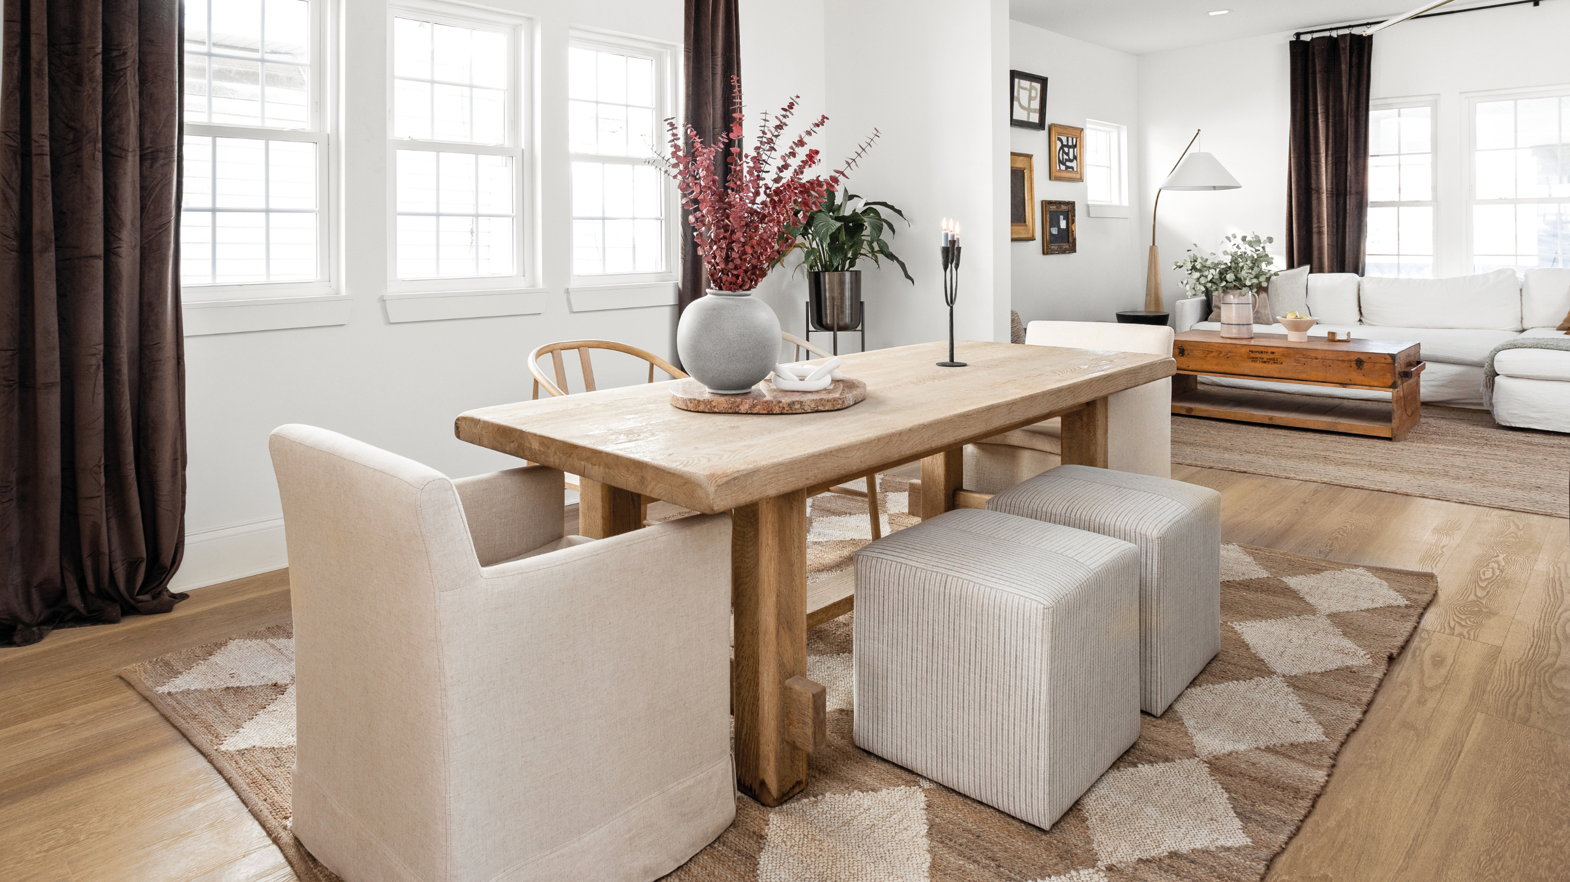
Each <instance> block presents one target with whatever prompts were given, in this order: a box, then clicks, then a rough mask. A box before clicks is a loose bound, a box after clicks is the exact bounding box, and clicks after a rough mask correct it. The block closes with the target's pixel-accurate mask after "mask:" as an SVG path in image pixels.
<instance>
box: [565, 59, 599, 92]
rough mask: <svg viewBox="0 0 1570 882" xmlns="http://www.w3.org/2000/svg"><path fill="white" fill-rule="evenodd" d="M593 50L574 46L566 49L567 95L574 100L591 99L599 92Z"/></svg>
mask: <svg viewBox="0 0 1570 882" xmlns="http://www.w3.org/2000/svg"><path fill="white" fill-rule="evenodd" d="M594 55H595V53H594V51H593V50H591V49H583V48H580V47H578V46H574V47H572V48H571V49H568V50H567V97H568V98H571V99H573V100H574V101H593V100H594V97H595V95H597V94H599V87H598V86H597V85H596V77H595V71H596V70H598V68H597V67H596V65H595V61H594Z"/></svg>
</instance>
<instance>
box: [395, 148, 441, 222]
mask: <svg viewBox="0 0 1570 882" xmlns="http://www.w3.org/2000/svg"><path fill="white" fill-rule="evenodd" d="M398 211H399V212H400V213H404V212H421V213H425V214H435V213H436V154H435V153H430V152H428V151H425V150H399V151H398Z"/></svg>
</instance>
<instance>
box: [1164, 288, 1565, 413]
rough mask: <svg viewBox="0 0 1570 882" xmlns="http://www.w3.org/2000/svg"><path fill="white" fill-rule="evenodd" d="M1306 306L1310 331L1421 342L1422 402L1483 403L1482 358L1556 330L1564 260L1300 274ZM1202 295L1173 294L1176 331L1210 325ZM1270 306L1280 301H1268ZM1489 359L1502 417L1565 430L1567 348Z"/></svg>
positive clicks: (1300, 389)
mask: <svg viewBox="0 0 1570 882" xmlns="http://www.w3.org/2000/svg"><path fill="white" fill-rule="evenodd" d="M1307 281H1308V292H1307V300H1308V309H1309V312H1310V313H1311V314H1312V315H1313V316H1314V317H1315V318H1317V319H1319V323H1318V324H1316V325H1315V326H1314V328H1313V330H1311V331H1310V332H1309V333H1310V334H1312V335H1316V336H1324V335H1325V334H1326V333H1327V332H1328V331H1333V330H1334V331H1351V332H1352V334H1353V336H1354V337H1362V338H1365V339H1374V340H1409V341H1412V342H1416V343H1419V344H1421V345H1422V351H1423V360H1424V361H1426V362H1427V363H1428V367H1427V369H1426V370H1425V371H1424V373H1423V379H1422V398H1423V403H1425V404H1444V405H1450V406H1453V407H1471V408H1483V407H1485V404H1484V400H1483V367H1484V361H1485V359H1486V358H1487V357H1488V353H1489V352H1491V351H1492V350H1493V349H1494V347H1495V346H1498V345H1499V344H1501V343H1504V342H1507V341H1510V340H1515V339H1518V338H1522V337H1555V336H1560V337H1562V336H1565V332H1563V331H1559V330H1556V329H1557V328H1558V327H1559V325H1560V324H1561V323H1562V322H1564V321H1565V318H1566V316H1567V314H1570V269H1533V270H1527V272H1526V278H1525V280H1524V281H1522V282H1517V278H1516V274H1515V271H1514V270H1508V269H1504V270H1497V271H1495V272H1492V273H1483V274H1480V275H1474V276H1458V277H1455V278H1449V279H1383V278H1360V277H1358V276H1356V275H1352V274H1350V273H1316V274H1310V275H1309V276H1308V280H1307ZM1204 310H1205V300H1204V298H1202V297H1193V298H1188V299H1186V300H1179V301H1178V302H1177V303H1176V304H1175V306H1174V310H1173V324H1174V326H1175V328H1176V330H1177V331H1179V332H1182V331H1187V330H1190V329H1198V330H1218V329H1219V328H1220V325H1219V324H1218V323H1216V322H1209V321H1205V319H1206V318H1207V316H1206V315H1205V313H1204ZM1276 312H1277V313H1278V314H1279V312H1280V311H1279V310H1276ZM1254 330H1255V332H1256V333H1275V334H1284V333H1286V329H1285V328H1283V327H1282V326H1281V325H1280V324H1273V325H1255V326H1254ZM1494 368H1495V370H1496V371H1497V373H1498V374H1499V376H1498V379H1497V380H1496V381H1495V384H1494V395H1493V400H1492V411H1493V415H1494V419H1495V420H1496V421H1497V422H1499V423H1500V424H1502V425H1507V426H1519V427H1523V428H1531V429H1546V430H1549V431H1554V432H1570V352H1561V351H1551V350H1543V349H1509V350H1506V351H1504V352H1501V353H1499V356H1498V357H1497V358H1496V359H1495V363H1494ZM1205 382H1211V383H1216V384H1219V385H1227V386H1239V387H1245V388H1251V389H1272V390H1276V391H1283V392H1294V393H1298V394H1313V395H1330V396H1339V397H1345V398H1371V399H1378V398H1381V397H1384V398H1388V397H1389V395H1388V394H1386V393H1380V392H1377V391H1365V390H1352V389H1337V388H1333V387H1326V386H1304V385H1298V384H1290V383H1264V382H1257V381H1248V380H1229V379H1226V378H1220V377H1207V378H1205Z"/></svg>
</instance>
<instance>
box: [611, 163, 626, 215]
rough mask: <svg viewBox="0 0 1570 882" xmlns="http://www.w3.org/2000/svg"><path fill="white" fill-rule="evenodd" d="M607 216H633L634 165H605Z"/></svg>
mask: <svg viewBox="0 0 1570 882" xmlns="http://www.w3.org/2000/svg"><path fill="white" fill-rule="evenodd" d="M605 216H606V217H632V166H630V165H607V166H605Z"/></svg>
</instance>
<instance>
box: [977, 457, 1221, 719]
mask: <svg viewBox="0 0 1570 882" xmlns="http://www.w3.org/2000/svg"><path fill="white" fill-rule="evenodd" d="M987 508H988V509H990V510H992V511H998V512H1003V513H1005V514H1011V515H1019V516H1021V517H1027V518H1034V519H1035V520H1038V521H1046V522H1048V523H1053V524H1062V525H1063V526H1065V527H1075V528H1077V529H1080V530H1089V531H1090V532H1092V533H1100V534H1102V535H1103V536H1112V537H1114V538H1117V539H1122V540H1123V541H1125V542H1132V543H1134V544H1135V545H1137V546H1139V556H1140V572H1139V630H1140V648H1139V670H1140V702H1139V703H1140V707H1141V708H1142V709H1143V710H1145V711H1147V712H1149V713H1151V714H1155V715H1156V716H1160V715H1161V714H1162V713H1163V712H1165V711H1166V709H1167V706H1168V705H1170V704H1171V703H1172V700H1173V699H1174V698H1177V696H1178V693H1179V692H1182V691H1183V689H1184V688H1185V687H1187V686H1188V684H1189V682H1190V681H1192V680H1193V679H1194V677H1195V676H1197V675H1198V674H1199V672H1200V671H1201V670H1203V669H1204V667H1205V665H1206V664H1208V663H1209V662H1210V660H1211V659H1213V658H1215V657H1216V653H1217V652H1220V651H1221V494H1220V493H1217V492H1216V491H1214V490H1211V489H1210V488H1208V487H1199V486H1196V485H1194V484H1185V483H1183V482H1182V481H1173V480H1169V479H1167V478H1154V477H1151V476H1150V475H1135V474H1130V473H1128V472H1112V471H1108V470H1106V469H1096V468H1090V467H1089V466H1077V465H1067V466H1058V467H1057V468H1055V469H1052V470H1051V471H1048V472H1044V473H1042V474H1040V475H1037V476H1036V477H1034V478H1031V479H1030V480H1028V481H1026V482H1024V483H1023V484H1019V485H1017V486H1015V487H1012V488H1010V489H1008V490H1005V491H1004V492H1002V493H999V494H998V495H996V496H994V497H992V499H991V501H989V502H988V503H987Z"/></svg>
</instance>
